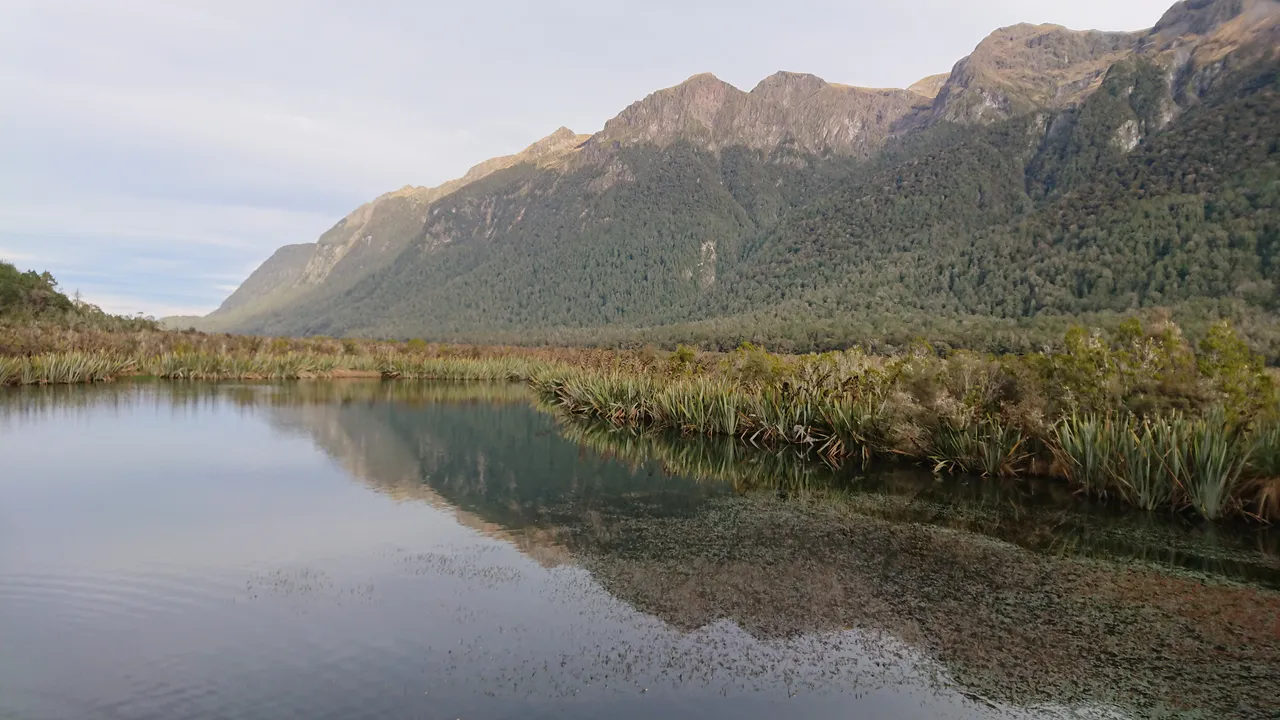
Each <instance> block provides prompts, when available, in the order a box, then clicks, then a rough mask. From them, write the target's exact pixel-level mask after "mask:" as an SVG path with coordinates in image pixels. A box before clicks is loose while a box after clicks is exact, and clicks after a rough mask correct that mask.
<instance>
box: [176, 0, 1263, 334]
mask: <svg viewBox="0 0 1280 720" xmlns="http://www.w3.org/2000/svg"><path fill="white" fill-rule="evenodd" d="M1278 48H1280V1H1277V0H1185V1H1184V2H1179V3H1177V4H1176V5H1174V6H1173V7H1172V8H1171V9H1170V10H1169V11H1168V12H1167V13H1166V14H1165V15H1164V16H1163V17H1162V18H1160V19H1159V21H1158V22H1157V23H1156V25H1155V26H1154V27H1152V28H1151V29H1150V30H1145V31H1139V32H1100V31H1075V30H1069V29H1066V28H1063V27H1059V26H1055V25H1016V26H1013V27H1008V28H1001V29H999V30H997V31H996V32H994V33H992V34H991V35H990V36H988V37H987V38H986V39H985V40H983V41H982V42H981V43H980V44H979V45H978V46H977V48H975V50H974V51H973V53H972V54H970V55H969V56H968V57H965V58H963V59H961V60H960V61H959V62H957V63H956V64H955V66H954V67H953V68H952V70H951V72H950V73H946V74H942V75H936V76H933V77H929V78H925V79H923V80H921V81H919V82H917V83H915V84H914V85H912V86H910V87H908V88H906V89H871V88H859V87H851V86H848V85H840V84H836V83H831V82H827V81H825V80H823V79H821V78H818V77H816V76H814V75H809V74H804V73H793V72H779V73H776V74H774V75H771V76H769V77H767V78H765V79H764V80H762V81H760V83H759V84H758V85H756V87H754V88H753V89H752V90H750V91H749V92H746V91H743V90H740V89H738V88H735V87H733V86H732V85H730V84H728V83H725V82H723V81H721V80H719V79H717V78H716V77H714V76H712V75H710V74H700V75H694V76H693V77H690V78H689V79H688V80H686V81H684V82H683V83H680V84H679V85H676V86H674V87H671V88H666V89H663V90H659V91H657V92H654V93H652V94H650V95H649V96H647V97H645V98H643V99H642V100H639V101H638V102H635V103H633V104H632V105H630V106H629V107H627V108H625V109H624V110H622V112H620V113H619V114H618V115H617V116H616V117H614V118H613V119H611V120H609V121H608V122H607V123H605V125H604V127H603V128H602V129H601V130H600V131H599V132H596V133H594V134H590V135H585V134H578V133H575V132H573V131H571V130H569V129H567V128H560V129H559V130H557V131H555V132H554V133H552V134H550V135H548V136H547V137H545V138H543V139H542V140H539V141H537V142H536V143H533V144H532V145H530V146H529V147H528V148H526V149H525V150H523V151H522V152H520V153H517V154H515V155H511V156H505V157H499V158H493V159H491V160H486V161H485V162H482V163H480V164H478V165H476V166H475V167H474V168H472V169H471V170H470V171H469V172H468V173H467V174H466V175H464V176H463V177H461V178H459V179H457V180H453V181H450V182H447V183H445V184H443V185H440V186H438V187H432V188H424V187H412V186H407V187H404V188H401V189H400V190H396V191H394V192H390V193H387V194H385V195H382V196H381V197H378V198H376V199H374V200H372V201H371V202H369V203H367V204H365V205H363V206H361V207H359V208H357V209H356V210H355V211H354V212H352V213H351V214H350V215H348V216H347V217H346V218H344V219H342V220H341V221H339V222H338V223H337V224H336V225H335V226H334V227H333V228H332V229H330V230H329V231H328V232H326V233H325V234H324V235H322V236H321V237H320V238H319V240H318V241H316V242H314V243H308V244H298V245H286V246H284V247H282V248H280V249H279V250H278V251H277V252H276V253H275V254H274V255H272V256H271V257H270V258H269V259H268V260H267V261H266V262H264V263H263V264H262V266H261V267H259V268H258V269H257V270H256V271H255V272H254V273H253V274H252V275H251V276H250V277H249V278H248V279H247V280H245V282H244V283H243V284H242V285H241V286H240V287H239V288H238V289H237V290H236V291H235V292H234V293H233V294H232V295H231V296H230V297H228V298H227V300H226V301H225V302H224V303H223V304H222V306H221V307H219V308H218V309H217V310H216V311H215V312H213V313H212V314H210V315H208V316H207V317H204V318H173V319H169V323H170V324H171V325H181V326H184V327H185V326H186V325H194V326H196V327H198V328H199V329H205V330H218V331H231V332H246V333H265V334H281V335H334V336H374V337H422V338H428V339H434V340H445V341H475V342H522V343H531V342H555V343H604V344H627V343H646V342H655V343H661V344H671V343H675V342H691V343H696V344H700V345H703V346H707V347H730V346H734V345H736V344H738V343H739V342H742V341H744V340H751V341H755V342H762V343H765V344H768V345H770V346H771V347H775V348H778V349H783V350H795V351H808V350H824V349H831V348H835V347H843V346H847V345H850V344H854V343H871V344H875V343H888V344H897V343H902V342H908V341H909V340H910V339H911V338H915V337H925V338H928V339H930V340H932V341H934V342H936V343H946V344H950V345H955V346H966V347H975V348H981V349H988V350H1009V351H1017V350H1027V349H1033V348H1036V347H1039V346H1040V345H1041V344H1043V343H1044V342H1046V340H1047V339H1048V338H1050V337H1053V336H1055V335H1057V334H1059V333H1060V332H1061V330H1062V328H1063V327H1065V325H1066V324H1068V323H1071V322H1076V321H1079V320H1082V319H1083V320H1088V321H1093V322H1098V323H1102V324H1105V323H1106V322H1108V321H1110V320H1111V319H1114V318H1120V317H1123V316H1126V315H1129V314H1133V313H1155V312H1159V313H1162V314H1171V315H1172V316H1173V317H1174V318H1175V319H1177V320H1178V321H1179V322H1180V323H1182V324H1183V326H1184V327H1186V328H1188V329H1189V330H1190V331H1192V332H1194V330H1195V328H1197V327H1200V326H1203V325H1205V324H1207V323H1208V322H1210V321H1212V320H1214V319H1216V318H1220V317H1228V318H1231V319H1233V320H1235V321H1236V323H1237V325H1238V326H1240V327H1241V328H1242V329H1243V331H1244V332H1245V334H1246V335H1247V336H1248V337H1249V339H1250V340H1251V341H1252V342H1253V343H1254V344H1255V346H1257V347H1259V348H1260V349H1262V350H1264V351H1265V352H1266V353H1267V354H1268V356H1270V357H1272V358H1275V357H1278V356H1280V322H1277V320H1280V317H1278V316H1277V313H1278V312H1280V293H1278V289H1280V164H1278V159H1280V155H1278V149H1280V148H1278V144H1280V86H1278V84H1277V77H1278V73H1277V69H1278V68H1280V50H1278Z"/></svg>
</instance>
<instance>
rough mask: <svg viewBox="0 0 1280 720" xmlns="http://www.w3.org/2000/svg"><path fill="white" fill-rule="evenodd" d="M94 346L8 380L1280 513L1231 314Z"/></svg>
mask: <svg viewBox="0 0 1280 720" xmlns="http://www.w3.org/2000/svg"><path fill="white" fill-rule="evenodd" d="M8 341H9V342H10V343H15V342H16V343H30V342H36V343H37V344H39V343H43V345H42V346H45V347H54V348H63V347H66V346H68V345H75V346H77V347H83V346H85V345H77V343H88V345H87V346H89V347H95V348H97V349H95V350H89V351H81V350H65V351H53V352H42V353H33V354H30V355H18V356H10V357H7V358H4V357H3V355H4V353H3V352H0V385H5V384H8V385H14V384H51V383H77V382H96V381H101V380H109V379H112V378H115V377H120V376H124V375H149V376H155V377H159V378H165V379H173V380H228V379H233V380H250V379H264V380H298V379H306V378H326V377H351V376H366V377H374V378H377V377H380V378H383V379H386V380H448V381H487V382H524V383H527V384H529V385H530V386H531V387H532V388H533V389H534V391H535V393H536V395H537V396H538V397H539V398H541V400H543V401H544V402H545V403H547V404H548V405H550V406H553V407H555V408H557V409H558V410H560V411H562V412H564V413H567V414H568V415H571V416H576V417H581V418H592V419H597V420H602V421H604V422H606V423H608V424H610V425H612V426H615V427H628V428H642V429H656V430H669V431H672V432H675V433H680V434H684V435H698V436H704V437H708V438H732V439H736V440H741V441H745V442H747V443H750V444H753V445H756V446H760V447H773V448H777V447H786V446H793V447H799V448H801V449H803V450H805V451H806V452H810V453H812V454H814V455H816V456H818V457H822V458H824V459H825V460H827V461H828V462H831V463H840V462H845V461H848V460H856V461H861V462H864V463H866V462H870V461H872V460H875V459H878V458H880V459H885V458H888V459H902V460H906V461H910V462H914V463H918V464H920V465H922V466H925V467H928V468H930V469H932V470H933V471H934V472H936V473H940V474H941V473H958V474H974V475H986V476H1002V477H1013V478H1016V477H1027V476H1057V477H1060V478H1063V479H1064V480H1066V481H1067V482H1068V483H1069V485H1070V487H1071V488H1073V489H1074V490H1076V491H1077V492H1079V493H1081V494H1086V495H1090V496H1095V497H1100V498H1107V499H1111V500H1114V501H1117V502H1123V503H1127V504H1131V505H1133V506H1136V507H1139V508H1143V509H1146V510H1160V511H1174V512H1188V513H1195V514H1198V515H1201V516H1203V517H1205V518H1209V519H1218V518H1221V517H1226V516H1232V515H1245V516H1250V517H1254V518H1259V519H1265V520H1274V519H1280V395H1278V394H1277V389H1276V385H1277V383H1276V379H1275V376H1274V373H1273V371H1272V370H1270V369H1267V368H1264V367H1262V363H1261V360H1260V358H1258V357H1257V356H1256V355H1253V354H1252V353H1251V352H1250V351H1249V350H1248V348H1247V347H1246V346H1244V344H1243V342H1242V341H1240V340H1239V339H1238V338H1236V337H1235V336H1234V334H1233V333H1232V331H1231V329H1230V327H1229V326H1226V325H1225V324H1224V325H1221V326H1216V327H1215V328H1214V329H1213V330H1212V331H1211V332H1210V333H1209V335H1208V336H1207V337H1206V339H1205V340H1204V341H1203V342H1201V343H1200V344H1199V345H1198V346H1196V347H1192V346H1190V344H1189V343H1187V342H1186V340H1185V339H1183V337H1182V335H1181V333H1180V331H1179V330H1178V329H1177V328H1176V327H1174V326H1172V325H1170V324H1165V325H1162V326H1157V327H1152V328H1142V327H1141V326H1137V325H1136V324H1135V325H1133V326H1126V327H1124V328H1121V330H1120V331H1118V333H1117V334H1116V335H1115V336H1114V337H1103V336H1102V335H1100V334H1099V333H1097V332H1093V333H1090V332H1088V331H1086V330H1083V329H1079V328H1077V329H1073V330H1072V331H1071V332H1070V333H1068V335H1067V336H1066V338H1065V339H1064V343H1063V348H1062V349H1061V350H1059V351H1057V352H1046V353H1042V354H1036V355H1030V356H1006V357H992V356H983V355H978V354H975V353H966V352H956V353H947V354H942V353H938V352H936V351H934V350H933V349H932V348H929V347H928V346H924V345H920V346H917V347H913V348H912V349H911V350H909V351H907V352H904V353H901V354H899V355H896V356H891V357H884V356H874V355H870V354H868V353H865V352H862V351H860V350H858V349H856V348H855V349H853V350H849V351H845V352H840V353H828V354H825V355H809V356H784V355H776V354H772V353H768V352H765V351H764V350H763V349H760V348H755V347H752V346H750V345H744V346H743V347H742V348H740V349H739V350H738V351H735V352H733V353H728V354H724V353H704V352H699V351H697V350H693V349H690V348H684V347H681V348H677V349H676V351H675V352H665V351H660V350H657V349H653V348H649V349H644V350H639V351H609V350H599V349H585V348H520V347H471V346H448V345H438V344H428V343H425V342H421V341H409V342H393V341H365V340H334V339H331V338H309V339H282V338H276V339H272V338H247V337H233V336H219V335H204V334H200V333H153V332H149V331H140V332H137V333H132V334H123V335H120V334H117V335H102V336H98V335H86V334H84V333H80V334H78V335H77V334H75V333H72V332H70V331H68V332H67V333H66V334H56V333H55V334H50V335H39V336H38V337H35V338H34V339H32V338H26V339H24V338H22V337H19V338H18V339H17V340H15V339H14V338H12V337H11V338H8Z"/></svg>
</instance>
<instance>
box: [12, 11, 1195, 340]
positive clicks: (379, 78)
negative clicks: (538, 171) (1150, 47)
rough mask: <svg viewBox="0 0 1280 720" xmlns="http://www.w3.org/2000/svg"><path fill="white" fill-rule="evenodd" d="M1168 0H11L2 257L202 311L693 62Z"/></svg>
mask: <svg viewBox="0 0 1280 720" xmlns="http://www.w3.org/2000/svg"><path fill="white" fill-rule="evenodd" d="M1170 4H1172V0H967V1H963V2H962V1H958V0H952V1H944V0H913V1H912V2H891V3H886V2H883V1H882V0H874V1H873V0H785V1H783V0H773V1H772V2H761V1H759V0H737V1H734V2H729V1H719V0H716V1H713V2H698V1H697V0H680V1H678V2H677V1H672V0H634V1H632V0H625V1H624V0H594V1H591V2H588V1H583V0H554V1H549V2H517V1H514V0H455V1H454V2H447V3H445V2H435V1H433V0H425V1H424V0H363V1H362V2H350V1H346V2H338V1H336V0H210V1H206V0H5V2H4V6H5V9H4V11H3V15H4V20H3V22H0V97H3V98H4V100H3V101H0V259H2V260H7V261H9V262H13V263H15V264H17V265H18V266H19V267H20V268H23V269H36V270H41V271H43V270H49V271H51V272H53V273H54V275H55V276H56V277H57V278H58V279H59V280H60V281H61V284H62V289H63V290H64V291H66V292H68V293H71V292H75V291H79V292H80V293H81V295H82V297H83V298H84V299H85V300H88V301H90V302H93V303H96V304H98V305H100V306H101V307H103V308H104V309H106V310H108V311H111V312H117V313H127V314H134V313H138V312H141V313H144V314H147V315H154V316H157V317H161V316H165V315H175V314H204V313H207V312H209V311H211V310H213V309H214V308H216V307H217V306H218V304H219V303H220V302H221V301H222V300H223V299H224V298H225V297H226V296H227V295H228V294H230V293H231V292H232V291H233V290H234V289H235V288H236V286H237V285H238V284H239V283H240V282H241V281H243V280H244V278H245V277H247V276H248V275H249V273H250V272H252V271H253V269H254V268H255V267H257V266H258V264H260V263H261V262H262V261H263V260H265V259H266V258H267V257H268V256H270V255H271V253H272V252H274V250H275V249H276V248H277V247H279V246H281V245H287V244H292V243H302V242H314V241H315V240H316V238H318V237H319V236H320V234H321V233H323V232H324V231H325V230H327V229H328V228H330V227H332V225H333V224H334V223H335V222H337V221H338V220H340V219H342V218H343V217H344V216H346V214H347V213H349V212H350V211H351V210H353V209H355V208H356V207H357V206H359V205H360V204H361V203H364V202H366V201H368V200H370V199H372V198H373V197H376V196H377V195H379V194H381V193H383V192H386V191H388V190H393V189H396V188H399V187H402V186H404V185H410V184H411V185H436V184H439V183H440V182H443V181H445V180H447V179H450V178H453V177H457V176H460V175H462V174H463V173H465V172H466V170H467V168H469V167H470V166H471V165H474V164H475V163H477V162H480V161H481V160H484V159H486V158H489V157H493V156H497V155H505V154H509V153H513V152H516V151H518V150H520V149H521V148H523V147H525V146H526V145H528V144H530V143H532V142H533V141H535V140H537V139H538V138H541V137H543V136H545V135H548V134H550V133H551V132H552V131H554V130H555V129H556V128H558V127H560V126H568V127H570V128H572V129H573V130H575V131H577V132H580V133H582V132H595V131H597V130H599V129H600V128H601V127H602V126H603V125H604V123H605V121H606V120H608V119H609V118H610V117H613V116H614V115H616V114H617V113H618V112H619V111H621V110H622V109H623V108H625V107H626V106H627V105H629V104H630V103H632V102H634V101H636V100H638V99H640V98H642V97H644V96H645V95H646V94H648V93H650V92H652V91H654V90H657V89H660V88H664V87H669V86H671V85H674V84H677V83H679V82H681V81H682V80H684V79H685V78H687V77H689V76H691V75H694V74H696V73H700V72H712V73H715V74H716V75H717V76H718V77H720V78H721V79H723V80H726V81H728V82H730V83H733V84H734V85H736V86H737V87H739V88H742V89H744V90H749V89H751V88H752V87H753V86H754V85H755V84H756V83H757V82H758V81H759V80H760V79H761V78H763V77H765V76H767V75H769V74H771V73H773V72H775V71H777V70H791V71H798V72H811V73H814V74H816V75H819V76H821V77H823V78H825V79H827V80H829V81H832V82H842V83H848V84H853V85H862V86H871V87H905V86H907V85H909V84H911V83H912V82H914V81H916V80H918V79H920V78H922V77H925V76H927V75H932V74H935V73H940V72H946V71H948V70H950V69H951V66H952V65H954V64H955V62H956V61H957V60H959V59H960V58H962V57H963V56H965V55H966V54H968V53H969V52H970V51H972V49H973V47H974V46H975V45H977V43H978V42H979V41H981V40H982V38H983V37H985V36H986V35H987V34H988V33H990V32H991V31H992V30H994V29H996V28H998V27H1001V26H1005V25H1011V24H1014V23H1017V22H1037V23H1039V22H1052V23H1057V24H1060V25H1065V26H1067V27H1071V28H1075V29H1088V28H1098V29H1105V30H1137V29H1140V28H1145V27H1150V26H1152V25H1154V24H1155V22H1156V20H1158V19H1159V17H1160V15H1161V14H1162V13H1163V12H1164V11H1165V10H1166V9H1167V8H1168V6H1169V5H1170Z"/></svg>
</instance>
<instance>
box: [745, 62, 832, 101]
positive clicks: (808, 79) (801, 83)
mask: <svg viewBox="0 0 1280 720" xmlns="http://www.w3.org/2000/svg"><path fill="white" fill-rule="evenodd" d="M826 87H829V86H828V84H827V81H826V80H823V79H822V78H820V77H818V76H817V75H811V74H809V73H794V72H786V71H779V72H776V73H774V74H772V75H770V76H769V77H767V78H765V79H763V80H761V81H760V82H759V84H757V85H756V86H755V88H753V89H752V90H751V94H752V95H756V96H758V97H762V98H764V99H766V100H772V101H773V102H776V103H778V104H779V105H781V106H783V107H794V106H796V105H798V104H800V103H801V102H803V101H805V100H807V99H808V98H810V97H813V96H814V95H815V94H816V93H817V92H818V91H820V90H822V89H823V88H826Z"/></svg>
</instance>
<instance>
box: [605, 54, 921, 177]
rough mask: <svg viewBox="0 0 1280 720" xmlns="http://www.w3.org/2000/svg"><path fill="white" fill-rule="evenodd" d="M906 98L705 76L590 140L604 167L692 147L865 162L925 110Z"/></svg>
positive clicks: (780, 79)
mask: <svg viewBox="0 0 1280 720" xmlns="http://www.w3.org/2000/svg"><path fill="white" fill-rule="evenodd" d="M927 105H928V98H926V97H924V96H922V95H920V94H918V93H914V92H911V91H908V90H873V89H866V88H856V87H850V86H848V85H835V84H831V83H828V82H826V81H825V80H823V79H822V78H819V77H817V76H815V75H809V74H805V73H792V72H779V73H776V74H774V75H771V76H769V77H767V78H765V79H764V80H762V81H761V82H760V83H759V84H758V85H757V86H756V87H755V89H753V90H752V91H751V92H749V93H747V92H743V91H741V90H739V89H738V88H735V87H733V86H732V85H730V84H728V83H726V82H724V81H722V80H720V79H718V78H716V77H715V76H714V75H711V74H709V73H704V74H701V75H694V76H693V77H691V78H689V79H688V80H686V81H685V82H683V83H681V84H679V85H676V86H675V87H671V88H667V89H665V90H659V91H658V92H656V93H653V94H651V95H649V96H648V97H646V98H644V99H643V100H641V101H639V102H636V103H633V104H632V105H631V106H630V107H628V108H627V109H626V110H623V111H622V113H620V114H619V115H618V116H617V117H615V118H613V119H612V120H610V121H609V122H608V123H606V124H605V127H604V130H602V131H601V132H600V133H598V134H597V135H595V136H594V137H592V138H591V140H590V142H589V143H588V153H587V156H588V157H589V158H592V159H602V158H604V157H605V156H607V155H608V154H609V153H610V152H611V150H613V149H615V148H617V147H622V146H628V145H640V144H652V145H657V146H665V145H669V144H671V143H674V142H676V141H680V140H683V141H687V142H691V143H694V144H695V145H698V146H701V147H703V148H705V149H707V150H711V151H716V150H719V149H721V148H724V147H729V146H734V145H740V146H744V147H749V148H752V149H755V150H762V151H765V152H768V151H771V150H774V149H776V148H778V147H780V146H783V145H790V146H792V147H794V148H795V149H797V150H800V151H803V152H808V153H824V152H831V153H836V154H841V155H851V156H867V155H870V154H871V153H872V152H874V151H875V150H877V149H879V147H880V146H881V145H883V144H884V141H885V140H886V139H887V138H888V137H889V136H890V134H892V132H893V129H894V127H895V123H897V122H898V121H900V120H902V119H903V118H904V117H907V116H908V115H911V114H912V113H915V112H919V111H920V110H921V109H922V108H924V107H927Z"/></svg>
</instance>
